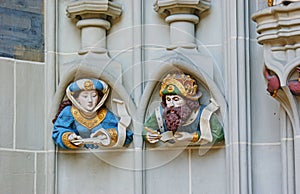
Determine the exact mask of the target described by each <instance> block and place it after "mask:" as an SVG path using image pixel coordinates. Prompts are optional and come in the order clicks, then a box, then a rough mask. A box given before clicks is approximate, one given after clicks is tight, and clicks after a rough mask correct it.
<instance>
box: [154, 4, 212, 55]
mask: <svg viewBox="0 0 300 194" xmlns="http://www.w3.org/2000/svg"><path fill="white" fill-rule="evenodd" d="M209 7H210V0H192V1H191V0H157V1H156V2H155V4H154V10H155V11H157V13H159V14H160V15H163V16H166V17H165V21H166V22H167V23H169V24H170V45H169V46H168V49H175V48H178V47H182V48H196V43H195V24H197V23H198V22H199V15H200V14H201V13H202V12H204V11H205V10H207V9H209Z"/></svg>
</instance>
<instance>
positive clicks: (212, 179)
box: [190, 147, 228, 194]
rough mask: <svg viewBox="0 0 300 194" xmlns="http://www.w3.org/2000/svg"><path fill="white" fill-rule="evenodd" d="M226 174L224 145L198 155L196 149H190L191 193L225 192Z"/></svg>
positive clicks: (215, 193)
mask: <svg viewBox="0 0 300 194" xmlns="http://www.w3.org/2000/svg"><path fill="white" fill-rule="evenodd" d="M226 174H227V170H226V154H225V148H224V147H223V148H212V149H210V150H209V151H208V152H207V153H206V154H205V155H204V156H199V153H198V149H193V150H191V175H190V176H191V177H192V183H191V185H192V192H191V193H209V194H219V193H226V190H225V188H226V183H227V182H226V179H227V177H228V176H227V175H226ZM200 185H201V186H200Z"/></svg>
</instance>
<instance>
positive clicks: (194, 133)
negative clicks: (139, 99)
mask: <svg viewBox="0 0 300 194" xmlns="http://www.w3.org/2000/svg"><path fill="white" fill-rule="evenodd" d="M159 95H160V97H161V104H160V106H159V107H157V108H155V111H154V112H153V113H152V114H151V115H150V117H149V118H147V119H146V121H145V123H144V130H143V137H144V140H145V141H147V142H148V143H151V144H156V143H168V144H178V145H182V144H184V145H189V144H196V145H205V144H209V145H212V144H215V143H217V142H221V141H222V140H223V139H224V133H223V127H222V124H221V123H220V122H219V120H218V118H217V116H216V115H215V112H216V111H217V110H218V109H219V106H218V105H217V104H216V102H215V101H214V100H211V102H210V104H209V105H207V106H205V105H203V104H200V102H199V99H200V98H201V96H202V93H201V91H200V90H198V84H197V82H196V80H195V79H193V78H192V77H191V76H190V75H188V74H185V73H182V72H174V73H170V74H168V75H167V76H165V77H164V79H163V81H162V84H161V87H160V91H159Z"/></svg>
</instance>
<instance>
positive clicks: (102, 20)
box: [67, 0, 122, 55]
mask: <svg viewBox="0 0 300 194" xmlns="http://www.w3.org/2000/svg"><path fill="white" fill-rule="evenodd" d="M121 12H122V9H121V6H120V5H119V4H116V3H113V2H110V1H109V0H102V1H93V0H89V1H84V0H79V1H75V2H71V3H70V4H68V6H67V16H68V17H69V18H76V19H78V21H77V24H76V25H77V27H78V28H79V29H81V49H80V50H79V51H78V53H79V54H81V55H82V54H86V53H87V52H89V51H91V52H94V53H105V52H106V31H107V30H109V29H110V27H111V24H110V20H111V19H115V18H117V17H119V16H120V15H121Z"/></svg>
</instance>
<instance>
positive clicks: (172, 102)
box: [166, 95, 185, 108]
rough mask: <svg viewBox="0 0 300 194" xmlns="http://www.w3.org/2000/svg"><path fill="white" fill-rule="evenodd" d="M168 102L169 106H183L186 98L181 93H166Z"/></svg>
mask: <svg viewBox="0 0 300 194" xmlns="http://www.w3.org/2000/svg"><path fill="white" fill-rule="evenodd" d="M166 104H167V107H168V108H171V107H181V106H183V105H185V100H184V99H183V98H182V97H181V96H179V95H166Z"/></svg>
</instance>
